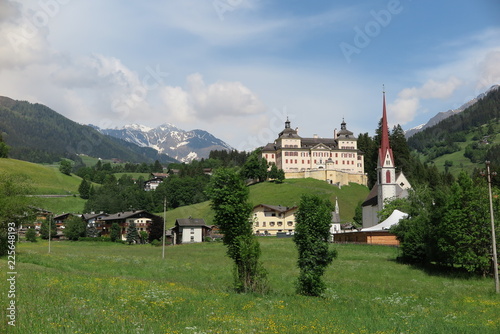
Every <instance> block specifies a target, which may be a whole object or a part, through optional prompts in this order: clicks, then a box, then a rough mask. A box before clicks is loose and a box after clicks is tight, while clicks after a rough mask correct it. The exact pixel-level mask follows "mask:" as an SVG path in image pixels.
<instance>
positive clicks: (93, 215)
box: [82, 212, 108, 220]
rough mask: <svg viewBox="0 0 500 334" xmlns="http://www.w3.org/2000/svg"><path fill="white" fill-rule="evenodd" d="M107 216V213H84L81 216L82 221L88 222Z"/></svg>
mask: <svg viewBox="0 0 500 334" xmlns="http://www.w3.org/2000/svg"><path fill="white" fill-rule="evenodd" d="M107 215H108V214H107V213H102V212H101V213H84V214H83V215H82V218H83V219H84V220H90V219H94V218H97V217H99V216H107Z"/></svg>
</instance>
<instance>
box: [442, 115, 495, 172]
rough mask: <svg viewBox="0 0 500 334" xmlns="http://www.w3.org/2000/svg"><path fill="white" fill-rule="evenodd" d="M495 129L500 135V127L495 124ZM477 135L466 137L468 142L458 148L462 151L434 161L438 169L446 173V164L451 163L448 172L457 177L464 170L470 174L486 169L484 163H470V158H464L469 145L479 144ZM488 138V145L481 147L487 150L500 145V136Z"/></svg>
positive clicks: (460, 144)
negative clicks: (475, 137) (476, 170)
mask: <svg viewBox="0 0 500 334" xmlns="http://www.w3.org/2000/svg"><path fill="white" fill-rule="evenodd" d="M482 128H486V126H483V127H482ZM494 128H495V133H499V132H500V125H498V124H495V125H494ZM484 132H486V130H484ZM475 135H476V136H477V133H476V132H470V133H468V134H467V135H466V139H467V141H465V142H461V143H457V144H458V146H459V147H460V151H457V152H453V153H450V154H445V155H442V156H440V157H438V158H436V159H434V160H433V163H434V164H435V165H436V167H437V168H438V169H439V170H440V171H444V170H445V162H446V161H449V162H451V163H452V166H450V167H449V169H448V170H449V172H450V173H451V174H453V175H455V176H457V175H458V174H459V173H460V171H462V170H464V169H465V170H466V171H468V172H469V173H470V172H472V171H473V170H474V168H478V169H484V163H483V162H481V163H474V162H472V161H470V159H469V158H466V157H465V156H464V153H465V148H466V147H467V146H468V145H471V144H474V143H478V142H479V140H477V139H474V136H475ZM488 138H489V141H488V144H482V145H480V146H481V147H484V148H485V149H486V148H487V147H488V146H492V145H498V144H500V136H498V135H493V136H489V137H488Z"/></svg>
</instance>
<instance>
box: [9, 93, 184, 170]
mask: <svg viewBox="0 0 500 334" xmlns="http://www.w3.org/2000/svg"><path fill="white" fill-rule="evenodd" d="M0 133H1V134H2V135H3V139H4V141H5V142H6V144H7V145H9V146H10V147H11V148H10V154H9V156H10V157H11V158H15V159H20V160H26V161H31V162H49V163H50V162H55V161H59V160H60V159H61V158H69V159H71V160H74V161H80V159H79V157H78V154H86V155H89V156H93V157H99V158H103V159H112V158H117V159H120V160H123V161H129V162H143V161H147V162H153V161H155V160H159V161H160V162H162V163H168V162H173V161H175V160H174V159H172V158H170V157H168V156H167V155H164V154H158V152H157V151H156V150H154V149H152V148H146V147H139V146H137V145H134V144H131V143H128V142H125V141H123V140H120V139H116V138H112V137H109V136H106V135H103V134H101V133H99V132H98V131H96V130H95V129H93V128H91V127H89V126H84V125H80V124H78V123H75V122H73V121H71V120H69V119H67V118H66V117H64V116H62V115H60V114H58V113H57V112H55V111H54V110H52V109H50V108H48V107H46V106H44V105H42V104H38V103H35V104H32V103H29V102H26V101H15V100H12V99H10V98H7V97H0Z"/></svg>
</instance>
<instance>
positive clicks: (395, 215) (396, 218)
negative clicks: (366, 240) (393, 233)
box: [361, 210, 408, 232]
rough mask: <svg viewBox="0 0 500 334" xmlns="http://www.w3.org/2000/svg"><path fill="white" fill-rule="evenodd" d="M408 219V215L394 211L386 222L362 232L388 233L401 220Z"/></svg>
mask: <svg viewBox="0 0 500 334" xmlns="http://www.w3.org/2000/svg"><path fill="white" fill-rule="evenodd" d="M406 217H408V214H407V213H404V212H402V211H399V210H394V211H393V212H392V213H391V215H390V216H389V217H388V218H387V219H386V220H384V221H383V222H381V223H380V224H377V225H375V226H371V227H367V228H364V229H362V230H361V232H374V231H387V230H389V229H390V228H391V227H392V226H394V225H396V224H398V223H399V221H400V220H401V219H404V218H406Z"/></svg>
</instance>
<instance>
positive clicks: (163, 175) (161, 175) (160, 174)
mask: <svg viewBox="0 0 500 334" xmlns="http://www.w3.org/2000/svg"><path fill="white" fill-rule="evenodd" d="M151 175H152V176H153V178H159V179H164V178H166V177H168V174H166V173H151Z"/></svg>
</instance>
